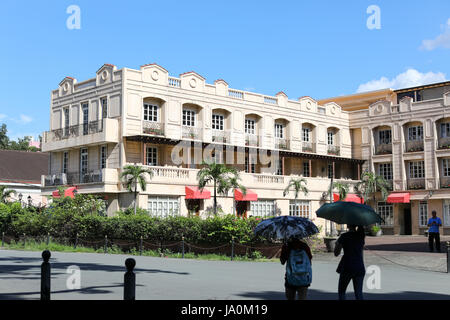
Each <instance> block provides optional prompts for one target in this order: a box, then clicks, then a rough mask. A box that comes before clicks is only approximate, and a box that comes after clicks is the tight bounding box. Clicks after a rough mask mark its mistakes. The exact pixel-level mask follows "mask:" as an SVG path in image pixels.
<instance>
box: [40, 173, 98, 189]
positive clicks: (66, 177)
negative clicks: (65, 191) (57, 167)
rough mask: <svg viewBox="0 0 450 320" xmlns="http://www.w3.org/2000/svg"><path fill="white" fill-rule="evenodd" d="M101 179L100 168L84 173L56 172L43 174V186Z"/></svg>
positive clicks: (90, 181) (92, 181)
mask: <svg viewBox="0 0 450 320" xmlns="http://www.w3.org/2000/svg"><path fill="white" fill-rule="evenodd" d="M102 181H103V177H102V170H92V171H88V172H84V173H80V172H68V173H57V174H53V175H52V174H49V175H46V176H44V187H49V186H64V185H74V184H82V183H94V182H102Z"/></svg>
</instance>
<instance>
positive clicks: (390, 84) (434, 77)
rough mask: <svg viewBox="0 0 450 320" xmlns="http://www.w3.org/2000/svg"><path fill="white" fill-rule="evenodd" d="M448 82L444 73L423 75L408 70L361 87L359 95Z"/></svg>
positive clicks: (414, 70) (413, 70)
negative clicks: (374, 91)
mask: <svg viewBox="0 0 450 320" xmlns="http://www.w3.org/2000/svg"><path fill="white" fill-rule="evenodd" d="M443 81H446V76H445V74H444V73H442V72H437V73H435V72H431V71H430V72H427V73H422V72H419V71H417V70H416V69H408V70H406V71H405V72H403V73H400V74H399V75H397V76H396V77H395V78H393V79H388V78H386V77H381V78H380V79H378V80H371V81H369V82H366V83H363V84H361V85H359V87H358V90H356V92H357V93H359V92H367V91H373V90H380V89H387V88H391V89H401V88H408V87H415V86H421V85H424V84H429V83H434V82H443Z"/></svg>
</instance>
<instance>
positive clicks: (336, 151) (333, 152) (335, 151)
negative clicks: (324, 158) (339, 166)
mask: <svg viewBox="0 0 450 320" xmlns="http://www.w3.org/2000/svg"><path fill="white" fill-rule="evenodd" d="M327 153H328V154H331V155H334V156H338V155H340V154H341V148H340V147H339V146H335V145H332V144H329V145H328V148H327Z"/></svg>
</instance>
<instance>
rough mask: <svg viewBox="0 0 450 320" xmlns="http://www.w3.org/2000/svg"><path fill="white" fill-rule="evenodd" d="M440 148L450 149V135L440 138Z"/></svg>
mask: <svg viewBox="0 0 450 320" xmlns="http://www.w3.org/2000/svg"><path fill="white" fill-rule="evenodd" d="M438 149H450V137H441V138H439V139H438Z"/></svg>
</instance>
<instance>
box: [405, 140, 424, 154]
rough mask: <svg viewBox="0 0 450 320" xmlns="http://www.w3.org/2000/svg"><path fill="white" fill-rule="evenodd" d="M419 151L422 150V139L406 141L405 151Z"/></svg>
mask: <svg viewBox="0 0 450 320" xmlns="http://www.w3.org/2000/svg"><path fill="white" fill-rule="evenodd" d="M419 151H423V140H420V141H406V143H405V152H419Z"/></svg>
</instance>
